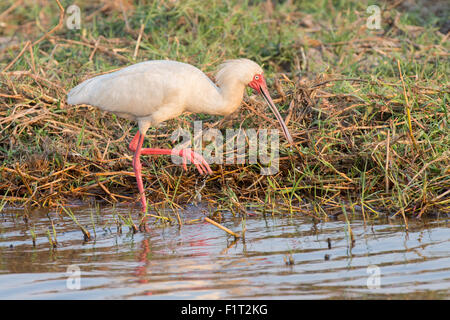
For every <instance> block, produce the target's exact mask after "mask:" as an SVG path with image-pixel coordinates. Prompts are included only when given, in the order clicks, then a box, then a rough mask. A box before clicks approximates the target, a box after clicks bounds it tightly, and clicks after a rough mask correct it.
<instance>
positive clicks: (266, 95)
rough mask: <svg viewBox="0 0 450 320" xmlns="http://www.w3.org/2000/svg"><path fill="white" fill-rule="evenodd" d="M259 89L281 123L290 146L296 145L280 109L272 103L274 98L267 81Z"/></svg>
mask: <svg viewBox="0 0 450 320" xmlns="http://www.w3.org/2000/svg"><path fill="white" fill-rule="evenodd" d="M259 89H260V93H261V95H262V96H263V98H264V100H266V102H267V104H268V105H269V107H270V109H271V110H272V112H273V113H274V114H275V117H276V118H277V120H278V122H279V123H280V125H281V128H282V129H283V133H284V136H285V137H286V139H287V141H288V142H289V144H290V145H294V140H293V139H292V136H291V134H290V133H289V130H288V128H287V126H286V123H284V120H283V118H282V117H281V115H280V113H279V112H278V109H277V108H276V107H275V104H274V103H273V101H272V98H271V97H270V94H269V90H268V89H267V85H266V84H265V81H263V82H262V83H261V84H260V86H259Z"/></svg>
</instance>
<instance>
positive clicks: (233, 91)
mask: <svg viewBox="0 0 450 320" xmlns="http://www.w3.org/2000/svg"><path fill="white" fill-rule="evenodd" d="M244 90H245V85H243V84H242V83H241V82H239V81H237V80H233V81H229V82H226V83H224V84H222V85H221V86H220V87H219V91H220V95H221V96H222V101H221V102H220V104H221V106H220V109H219V112H218V114H220V115H224V116H225V115H229V114H231V113H233V112H234V111H236V109H237V108H239V106H240V105H241V102H242V97H243V96H244Z"/></svg>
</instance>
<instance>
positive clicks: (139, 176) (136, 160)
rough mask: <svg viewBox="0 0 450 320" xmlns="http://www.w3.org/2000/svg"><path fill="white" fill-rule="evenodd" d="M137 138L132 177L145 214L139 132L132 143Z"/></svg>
mask: <svg viewBox="0 0 450 320" xmlns="http://www.w3.org/2000/svg"><path fill="white" fill-rule="evenodd" d="M136 137H138V139H137V140H138V142H137V145H136V149H135V150H134V151H135V152H134V157H133V169H134V175H135V176H136V182H137V185H138V189H139V195H140V197H141V205H142V212H145V211H146V209H147V201H146V199H145V193H144V184H143V183H142V174H141V169H142V165H141V160H140V157H141V151H142V143H143V142H144V136H143V135H141V134H139V131H138V133H137V135H136V136H135V137H134V138H133V141H134V140H135V138H136Z"/></svg>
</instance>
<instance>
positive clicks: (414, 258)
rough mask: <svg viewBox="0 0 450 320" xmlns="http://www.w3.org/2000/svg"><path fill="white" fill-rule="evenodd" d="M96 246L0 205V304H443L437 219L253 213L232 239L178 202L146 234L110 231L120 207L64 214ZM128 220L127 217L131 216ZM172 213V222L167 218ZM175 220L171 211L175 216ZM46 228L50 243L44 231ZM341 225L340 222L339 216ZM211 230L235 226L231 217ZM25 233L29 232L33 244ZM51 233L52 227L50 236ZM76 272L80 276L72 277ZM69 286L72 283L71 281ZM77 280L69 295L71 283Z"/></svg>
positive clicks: (447, 263) (446, 252)
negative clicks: (398, 301) (326, 217)
mask: <svg viewBox="0 0 450 320" xmlns="http://www.w3.org/2000/svg"><path fill="white" fill-rule="evenodd" d="M71 209H72V211H73V212H74V213H75V215H76V217H77V219H78V221H79V222H80V223H81V224H82V225H84V226H87V228H88V230H89V231H90V233H91V234H92V235H93V236H94V231H93V230H94V227H93V225H94V224H95V239H94V240H91V241H88V242H85V241H84V240H83V235H82V233H81V231H80V229H79V228H78V227H77V226H76V224H75V223H74V222H73V221H72V219H71V218H69V217H68V216H66V215H64V214H61V215H58V214H57V213H55V212H52V211H50V212H46V211H33V212H30V213H29V216H30V219H29V220H28V221H27V222H24V220H23V218H22V216H23V212H22V211H19V210H12V209H5V210H4V211H3V212H2V214H1V215H0V298H1V299H244V298H250V299H299V298H305V299H342V298H358V299H373V298H383V299H389V298H402V299H403V298H405V299H420V298H424V299H448V298H449V297H450V294H449V293H450V242H449V240H450V232H449V221H448V217H440V218H433V219H423V220H415V219H410V220H409V221H408V226H409V231H406V230H405V226H404V223H403V220H402V219H389V218H376V219H366V221H364V220H363V219H362V218H361V217H353V218H352V219H351V223H350V225H351V228H352V231H353V234H354V240H355V241H354V242H353V243H352V241H351V238H350V237H349V232H348V226H347V222H346V221H345V220H344V219H341V218H340V217H339V218H338V219H336V220H335V221H326V222H325V221H324V222H317V221H314V220H313V219H312V218H311V217H305V216H296V215H294V216H279V215H278V216H271V215H266V216H265V217H263V216H262V215H254V216H251V217H247V219H246V221H245V227H246V232H245V239H239V240H237V241H235V239H234V237H233V236H230V235H228V234H227V233H225V232H224V231H222V230H220V229H218V228H217V227H215V226H213V225H211V224H209V223H206V222H201V221H195V219H202V218H203V217H204V216H205V213H206V210H204V208H201V207H189V208H188V209H186V210H185V211H183V212H181V213H180V214H181V217H182V219H183V220H184V221H192V220H194V221H193V222H192V223H191V224H184V225H183V226H181V227H179V226H178V225H177V224H173V225H170V224H161V223H157V224H155V223H154V222H155V219H154V218H150V231H149V232H147V233H143V232H139V233H133V232H132V229H131V228H129V227H127V226H126V225H123V226H122V232H119V231H118V230H117V225H116V223H115V219H118V213H119V214H121V215H122V216H123V217H125V218H126V217H128V216H129V212H128V211H129V209H128V208H125V207H122V208H121V207H118V208H115V209H101V210H100V213H99V214H98V213H96V211H95V209H91V208H86V207H74V208H71ZM131 216H132V217H133V218H134V220H135V221H137V220H138V218H137V214H136V212H134V213H132V215H131ZM173 216H174V215H173ZM174 217H175V216H174ZM49 218H50V219H51V220H52V221H53V223H54V226H55V230H56V236H57V242H58V245H57V247H56V249H53V248H51V246H50V244H49V240H48V234H47V230H48V227H49V225H50V226H51V223H50V222H49V221H50V220H49ZM342 218H343V217H342ZM221 224H222V225H224V226H226V227H227V228H229V229H231V230H233V231H235V232H241V231H242V217H233V215H232V214H231V213H222V221H221ZM30 229H33V230H35V233H36V235H37V237H36V244H35V246H33V242H32V236H31V233H30ZM50 234H51V235H52V236H53V231H52V230H50ZM78 270H79V274H80V276H79V277H77V271H78ZM77 279H79V282H77V281H78V280H77ZM77 284H79V289H78V285H77Z"/></svg>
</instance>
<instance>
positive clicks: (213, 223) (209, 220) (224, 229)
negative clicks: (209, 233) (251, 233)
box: [204, 217, 240, 238]
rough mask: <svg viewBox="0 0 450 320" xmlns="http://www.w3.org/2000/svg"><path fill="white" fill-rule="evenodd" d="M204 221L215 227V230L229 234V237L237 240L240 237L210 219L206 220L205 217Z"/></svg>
mask: <svg viewBox="0 0 450 320" xmlns="http://www.w3.org/2000/svg"><path fill="white" fill-rule="evenodd" d="M204 220H205V221H206V222H209V223H211V224H212V225H215V226H216V227H217V228H219V229H222V230H223V231H225V232H228V233H229V234H231V235H232V236H234V237H235V238H239V237H240V235H238V234H237V233H234V232H233V231H231V230H230V229H228V228H225V227H224V226H222V225H221V224H219V223H217V222H215V221H214V220H212V219H210V218H208V217H205V219H204Z"/></svg>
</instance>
